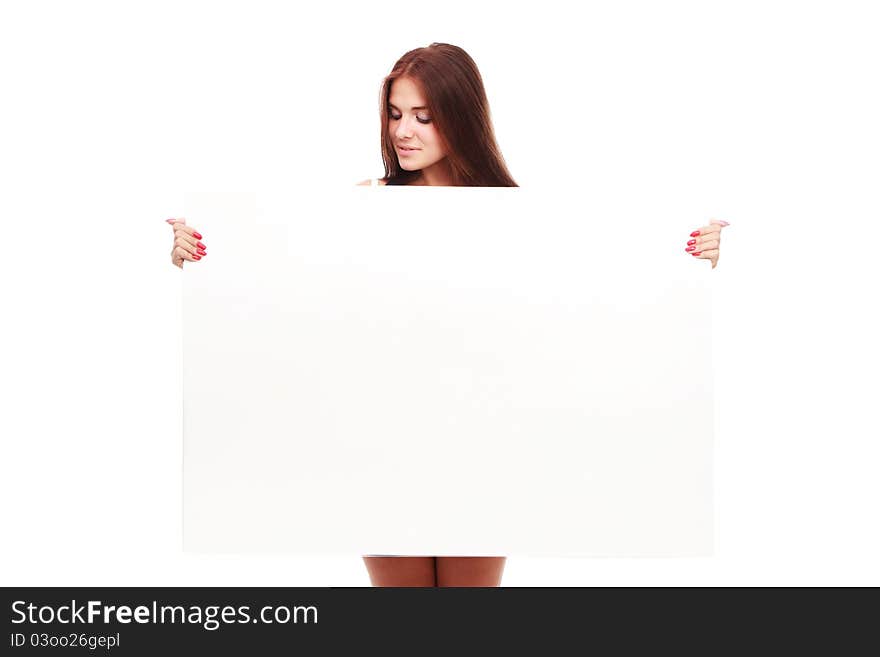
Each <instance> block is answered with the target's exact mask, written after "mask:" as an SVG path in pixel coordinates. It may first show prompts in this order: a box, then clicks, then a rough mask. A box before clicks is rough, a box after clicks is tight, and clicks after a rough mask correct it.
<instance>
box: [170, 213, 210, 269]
mask: <svg viewBox="0 0 880 657" xmlns="http://www.w3.org/2000/svg"><path fill="white" fill-rule="evenodd" d="M165 221H167V222H168V224H169V225H170V226H171V228H172V229H173V230H174V245H173V246H172V247H171V263H172V264H173V265H174V266H175V267H180V268H181V269H183V261H184V260H191V261H198V260H201V259H202V258H203V257H204V256H206V255H208V252H207V251H205V245H204V244H202V243H201V242H200V241H199V240H201V239H202V236H201V235H199V233H197V232H196V231H195V230H194V229H193V228H191V227H190V226H187V225H186V219H166V220H165Z"/></svg>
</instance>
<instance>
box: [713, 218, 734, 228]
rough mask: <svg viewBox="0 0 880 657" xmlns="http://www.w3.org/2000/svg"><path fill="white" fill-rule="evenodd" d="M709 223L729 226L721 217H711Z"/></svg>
mask: <svg viewBox="0 0 880 657" xmlns="http://www.w3.org/2000/svg"><path fill="white" fill-rule="evenodd" d="M709 223H710V224H718V225H719V226H722V227H724V226H729V225H730V224H729V223H727V222H726V221H724V220H723V219H713V220H712V221H710V222H709Z"/></svg>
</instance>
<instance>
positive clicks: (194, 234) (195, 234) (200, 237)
mask: <svg viewBox="0 0 880 657" xmlns="http://www.w3.org/2000/svg"><path fill="white" fill-rule="evenodd" d="M193 237H195V238H196V239H197V240H200V239H202V236H201V235H199V234H198V233H197V232H195V231H193Z"/></svg>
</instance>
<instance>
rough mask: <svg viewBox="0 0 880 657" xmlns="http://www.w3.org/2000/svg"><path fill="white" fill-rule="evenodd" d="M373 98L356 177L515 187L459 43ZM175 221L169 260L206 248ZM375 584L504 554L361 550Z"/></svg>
mask: <svg viewBox="0 0 880 657" xmlns="http://www.w3.org/2000/svg"><path fill="white" fill-rule="evenodd" d="M380 99H381V105H380V109H379V112H380V119H381V135H382V160H383V162H384V165H385V175H384V177H383V178H381V179H379V180H365V181H364V182H362V183H360V184H361V185H371V184H379V185H445V186H466V187H516V186H517V184H516V183H515V182H514V180H513V178H512V177H511V175H510V173H509V172H508V170H507V166H506V165H505V163H504V159H503V158H502V156H501V151H500V150H499V149H498V144H497V143H496V141H495V134H494V131H493V129H492V123H491V120H490V118H489V103H488V100H487V99H486V92H485V90H484V88H483V81H482V78H481V76H480V72H479V70H478V69H477V66H476V64H474V61H473V60H472V59H471V58H470V56H469V55H468V54H467V53H466V52H465V51H464V50H462V49H461V48H458V47H456V46H452V45H449V44H445V43H433V44H431V45H430V46H428V47H426V48H417V49H415V50H411V51H410V52H408V53H406V54H405V55H404V56H403V57H401V58H400V59H399V60H398V61H397V63H396V64H395V65H394V68H393V69H392V70H391V73H390V74H389V75H388V76H387V77H386V78H385V81H384V82H383V84H382V92H381V97H380ZM167 221H168V223H170V224H171V226H172V228H173V229H174V246H173V247H172V250H171V261H172V262H173V263H174V265H175V266H177V267H181V268H182V267H183V263H184V262H185V261H187V260H189V261H198V260H201V258H203V257H205V256H206V255H207V251H206V250H205V244H204V243H203V242H202V241H201V240H202V239H203V238H202V236H201V235H200V234H199V233H198V232H197V231H196V230H195V229H193V228H192V227H191V226H187V225H186V221H185V220H184V219H168V220H167ZM726 225H727V222H716V221H712V222H710V224H709V225H706V226H702V227H700V228H699V229H697V230H695V231H693V232H692V233H691V234H690V236H689V239H688V240H687V244H686V245H685V251H686V252H688V253H690V254H691V255H692V256H694V257H696V258H701V259H706V260H709V261H711V263H712V268H713V269H714V268H715V265H716V264H717V262H718V251H719V245H720V239H721V229H722V227H723V226H726ZM363 559H364V562H365V563H366V566H367V571H368V572H369V574H370V580H371V581H372V583H373V585H374V586H499V585H500V583H501V575H502V572H503V570H504V564H505V557H496V556H479V557H423V556H418V557H404V556H399V557H398V556H365V557H363Z"/></svg>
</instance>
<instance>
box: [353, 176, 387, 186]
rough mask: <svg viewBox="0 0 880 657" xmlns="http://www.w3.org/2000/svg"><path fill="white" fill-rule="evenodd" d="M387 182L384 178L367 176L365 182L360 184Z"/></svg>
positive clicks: (381, 183) (382, 183)
mask: <svg viewBox="0 0 880 657" xmlns="http://www.w3.org/2000/svg"><path fill="white" fill-rule="evenodd" d="M384 184H386V183H385V181H384V180H382V178H367V179H366V180H364V181H363V182H359V183H358V185H367V186H370V185H384Z"/></svg>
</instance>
